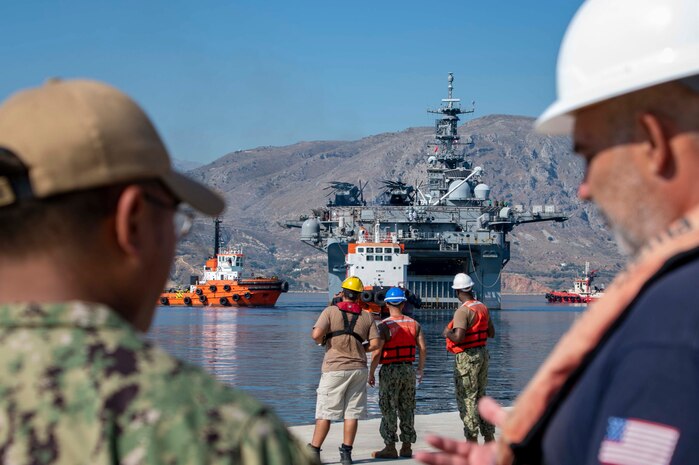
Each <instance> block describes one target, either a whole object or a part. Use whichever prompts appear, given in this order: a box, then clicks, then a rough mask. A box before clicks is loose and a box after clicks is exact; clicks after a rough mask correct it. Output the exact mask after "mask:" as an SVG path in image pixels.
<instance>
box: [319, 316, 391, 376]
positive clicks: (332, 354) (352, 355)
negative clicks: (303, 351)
mask: <svg viewBox="0 0 699 465" xmlns="http://www.w3.org/2000/svg"><path fill="white" fill-rule="evenodd" d="M353 315H354V314H353V313H349V312H347V318H348V319H349V321H352V317H353ZM313 327H314V328H321V329H323V330H325V331H327V332H328V333H331V332H333V331H341V330H343V329H344V327H345V325H344V320H343V319H342V311H341V310H340V309H339V308H337V307H336V306H334V305H331V306H330V307H326V308H325V310H323V311H322V313H321V314H320V316H319V317H318V321H316V324H315V325H313ZM354 332H355V333H357V334H358V335H359V336H361V337H362V338H364V339H365V340H371V339H376V338H378V337H379V331H378V329H377V328H376V323H375V322H374V317H373V316H372V315H371V313H369V312H365V311H362V312H361V313H360V314H359V319H358V320H357V323H356V324H355V325H354ZM366 366H367V359H366V351H365V350H364V347H363V346H362V344H361V343H360V342H359V341H358V340H357V338H356V337H354V336H352V335H351V334H341V335H339V336H335V337H332V338H330V339H328V341H327V343H326V344H325V358H323V368H322V371H323V373H325V372H327V371H341V370H356V369H359V368H366Z"/></svg>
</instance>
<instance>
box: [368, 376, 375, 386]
mask: <svg viewBox="0 0 699 465" xmlns="http://www.w3.org/2000/svg"><path fill="white" fill-rule="evenodd" d="M367 384H368V385H369V386H371V387H374V385H375V384H376V378H375V377H374V373H369V380H368V381H367Z"/></svg>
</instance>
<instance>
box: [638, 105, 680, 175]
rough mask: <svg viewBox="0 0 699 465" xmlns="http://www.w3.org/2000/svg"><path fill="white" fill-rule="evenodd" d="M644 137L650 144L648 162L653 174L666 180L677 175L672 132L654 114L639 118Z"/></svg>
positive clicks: (644, 114)
mask: <svg viewBox="0 0 699 465" xmlns="http://www.w3.org/2000/svg"><path fill="white" fill-rule="evenodd" d="M639 124H640V126H641V129H642V131H643V136H644V138H645V140H646V142H647V143H648V152H647V156H648V162H649V164H650V165H649V166H650V169H651V172H652V173H653V174H656V175H659V176H661V177H663V178H665V179H670V178H672V177H673V176H674V175H675V170H676V169H677V162H676V160H675V159H674V157H673V152H672V148H671V147H670V130H669V128H667V127H665V126H664V125H663V122H662V121H661V120H660V118H659V117H658V116H656V115H654V114H653V113H649V112H646V113H643V114H642V115H641V116H640V117H639Z"/></svg>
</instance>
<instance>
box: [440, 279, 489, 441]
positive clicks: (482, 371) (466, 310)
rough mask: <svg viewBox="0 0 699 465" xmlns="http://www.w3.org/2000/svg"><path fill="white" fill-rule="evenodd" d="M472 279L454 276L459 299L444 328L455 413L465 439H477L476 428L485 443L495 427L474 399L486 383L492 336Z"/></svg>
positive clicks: (479, 395)
mask: <svg viewBox="0 0 699 465" xmlns="http://www.w3.org/2000/svg"><path fill="white" fill-rule="evenodd" d="M473 285H474V282H473V280H472V279H471V277H470V276H469V275H467V274H466V273H459V274H457V275H456V276H454V283H453V285H452V289H454V292H455V293H456V297H457V298H458V299H459V302H461V306H459V308H457V309H456V311H455V312H454V318H453V319H452V320H451V321H450V322H449V324H448V325H447V326H446V328H444V332H443V333H442V335H443V336H444V337H445V338H446V341H447V351H449V352H451V353H452V354H454V388H455V393H456V405H457V406H458V407H459V416H460V417H461V421H462V422H463V423H464V436H465V437H466V440H467V441H470V442H476V443H477V442H478V431H479V430H480V433H481V435H483V438H484V440H485V442H491V441H492V440H493V439H495V437H494V434H495V428H494V427H493V425H492V424H491V423H488V422H487V421H485V420H484V419H483V418H481V416H480V415H479V414H478V408H477V406H478V400H479V399H480V398H481V397H483V396H485V388H486V386H487V385H488V361H489V359H490V356H489V355H488V349H487V348H486V343H487V342H488V338H491V337H494V336H495V329H494V328H493V322H492V321H491V319H490V314H489V313H488V308H487V307H486V306H485V305H484V304H483V303H482V302H479V301H478V300H476V298H475V296H474V295H473Z"/></svg>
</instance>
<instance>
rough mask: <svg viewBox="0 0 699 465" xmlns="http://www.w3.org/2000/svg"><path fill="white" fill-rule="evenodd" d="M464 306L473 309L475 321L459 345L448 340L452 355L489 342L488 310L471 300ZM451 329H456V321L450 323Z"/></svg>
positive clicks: (448, 348) (448, 347)
mask: <svg viewBox="0 0 699 465" xmlns="http://www.w3.org/2000/svg"><path fill="white" fill-rule="evenodd" d="M464 305H465V306H467V307H468V308H469V309H471V310H472V311H473V312H474V313H475V315H474V321H473V324H472V325H471V327H470V328H468V329H467V330H466V337H465V338H464V340H463V341H461V342H459V343H458V344H457V343H456V342H454V341H452V340H451V339H449V338H447V350H448V351H449V352H451V353H452V354H458V353H461V352H463V351H464V349H469V348H471V347H482V346H484V345H485V344H486V341H487V340H488V320H489V315H488V308H487V307H486V306H485V305H483V304H482V303H481V302H479V301H477V300H469V301H467V302H464ZM448 328H449V329H453V328H454V320H451V321H450V322H449V326H448Z"/></svg>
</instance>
